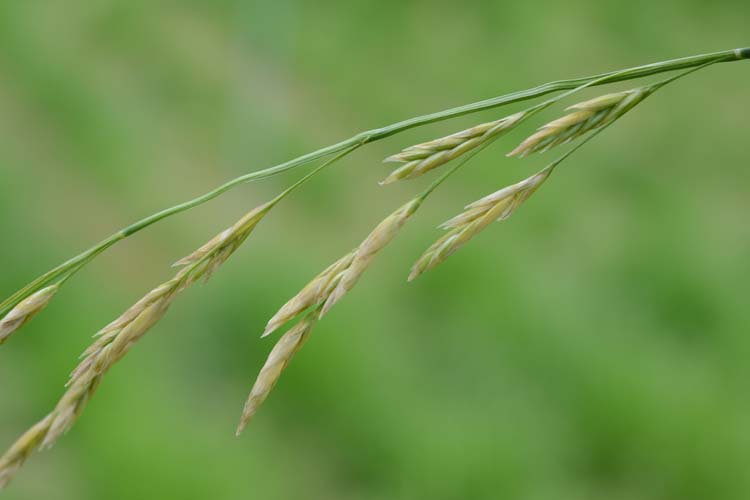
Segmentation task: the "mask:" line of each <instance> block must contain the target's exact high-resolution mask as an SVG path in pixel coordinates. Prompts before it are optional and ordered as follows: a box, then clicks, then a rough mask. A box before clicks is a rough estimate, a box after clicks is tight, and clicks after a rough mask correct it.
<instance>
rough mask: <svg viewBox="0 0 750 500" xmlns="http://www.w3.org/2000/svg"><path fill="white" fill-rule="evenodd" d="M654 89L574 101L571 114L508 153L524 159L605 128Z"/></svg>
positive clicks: (641, 88) (547, 126) (628, 91)
mask: <svg viewBox="0 0 750 500" xmlns="http://www.w3.org/2000/svg"><path fill="white" fill-rule="evenodd" d="M653 91H654V88H653V87H640V88H637V89H632V90H627V91H625V92H616V93H614V94H606V95H603V96H599V97H595V98H594V99H591V100H589V101H585V102H581V103H578V104H574V105H573V106H570V107H569V108H567V111H572V113H569V114H567V115H565V116H563V117H562V118H558V119H557V120H555V121H552V122H550V123H548V124H546V125H544V126H542V127H541V128H540V129H539V131H538V132H536V133H535V134H533V135H531V136H530V137H528V138H527V139H526V140H524V141H523V142H522V143H521V144H519V145H518V147H516V148H515V149H514V150H513V151H511V152H510V153H508V156H519V157H521V158H523V157H525V156H528V155H530V154H532V153H536V152H545V151H548V150H550V149H552V148H554V147H555V146H559V145H561V144H565V143H568V142H570V141H572V140H573V139H577V138H578V137H581V136H582V135H584V134H585V133H587V132H590V131H591V130H594V129H597V128H601V127H604V126H606V125H608V124H610V123H612V122H613V121H615V120H617V119H618V118H620V117H622V116H623V115H624V114H625V113H627V112H628V111H630V110H631V109H633V107H635V106H636V105H637V104H638V103H640V102H641V101H643V100H644V99H645V98H646V97H648V96H649V95H651V93H653Z"/></svg>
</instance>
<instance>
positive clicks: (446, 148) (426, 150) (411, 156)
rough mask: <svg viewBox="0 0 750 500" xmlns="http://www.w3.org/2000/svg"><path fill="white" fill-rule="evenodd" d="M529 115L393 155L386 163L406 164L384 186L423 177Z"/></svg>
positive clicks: (461, 133)
mask: <svg viewBox="0 0 750 500" xmlns="http://www.w3.org/2000/svg"><path fill="white" fill-rule="evenodd" d="M527 114H528V113H527V112H525V111H524V112H519V113H515V114H513V115H510V116H506V117H505V118H501V119H500V120H495V121H492V122H488V123H482V124H480V125H476V126H474V127H471V128H469V129H466V130H462V131H461V132H457V133H455V134H451V135H448V136H446V137H441V138H440V139H435V140H432V141H429V142H425V143H422V144H417V145H415V146H410V147H408V148H406V149H404V150H403V151H401V152H400V153H397V154H395V155H392V156H389V157H388V158H386V159H385V161H386V162H400V163H404V165H402V166H401V167H399V168H397V169H396V170H394V171H393V172H391V174H390V175H389V176H388V177H386V178H385V179H384V180H383V181H382V182H381V184H390V183H391V182H396V181H399V180H402V179H414V178H416V177H419V176H420V175H422V174H424V173H426V172H429V171H430V170H433V169H435V168H437V167H439V166H441V165H444V164H445V163H448V162H449V161H451V160H453V159H454V158H457V157H459V156H461V155H462V154H464V153H466V152H467V151H470V150H472V149H474V148H476V147H477V146H480V145H482V144H484V143H486V142H487V141H488V140H490V139H492V138H494V137H497V136H499V135H500V134H502V133H505V132H508V131H509V130H511V129H512V128H513V127H515V126H516V125H518V124H519V123H520V122H521V121H522V120H523V119H524V118H525V117H526V116H527Z"/></svg>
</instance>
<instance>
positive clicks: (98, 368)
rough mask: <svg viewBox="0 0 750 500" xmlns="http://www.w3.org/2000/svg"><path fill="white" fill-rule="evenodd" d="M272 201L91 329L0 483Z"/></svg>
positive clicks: (67, 421)
mask: <svg viewBox="0 0 750 500" xmlns="http://www.w3.org/2000/svg"><path fill="white" fill-rule="evenodd" d="M272 206H273V202H271V203H267V204H264V205H261V206H259V207H257V208H256V209H254V210H252V211H250V212H249V213H248V214H247V215H245V216H244V217H243V218H242V219H240V220H239V221H238V222H237V223H236V224H234V225H233V226H232V227H231V228H230V229H228V230H227V231H224V232H222V233H220V234H219V235H218V236H216V237H215V238H213V239H211V240H210V241H209V242H208V243H206V244H205V245H203V246H202V247H200V248H199V249H198V250H196V251H195V252H193V253H192V254H190V255H189V256H187V257H185V258H184V259H182V260H180V261H179V262H178V265H181V266H184V267H183V268H182V269H180V270H179V271H178V272H177V274H176V275H175V276H174V277H173V278H172V279H170V280H169V281H167V282H165V283H163V284H161V285H159V286H158V287H156V288H154V289H153V290H151V291H150V292H149V293H147V294H146V295H145V296H144V297H143V298H141V299H140V300H139V301H138V302H136V303H135V304H134V305H133V306H132V307H130V308H129V309H128V310H127V311H125V312H124V313H123V314H122V315H121V316H120V317H119V318H117V319H116V320H114V321H113V322H111V323H110V324H109V325H107V326H106V327H104V328H103V329H102V330H100V331H99V332H98V333H97V334H96V340H95V341H94V343H93V344H92V345H91V346H90V347H89V348H88V349H86V351H84V353H83V355H82V358H83V359H82V360H81V362H80V363H79V364H78V366H77V367H76V368H75V369H74V370H73V372H72V373H71V375H70V378H69V380H68V383H67V384H66V390H65V393H64V394H63V395H62V397H61V398H60V400H59V401H58V403H57V405H56V406H55V408H54V410H52V412H51V413H50V414H49V415H48V416H47V418H45V420H43V421H42V422H40V423H39V424H37V425H36V426H34V427H33V428H32V429H30V430H29V431H27V432H26V434H24V435H23V436H22V437H21V439H19V440H18V441H17V442H16V444H14V445H13V446H12V447H11V448H10V450H8V451H7V452H6V454H5V455H4V456H3V458H1V459H0V488H1V487H2V486H3V485H5V484H7V483H8V482H9V481H10V480H11V478H12V476H13V475H14V474H15V473H16V472H17V471H18V469H19V468H20V466H21V464H22V463H23V461H24V460H25V458H26V457H27V456H28V455H29V453H31V451H32V450H33V449H34V448H48V447H50V446H52V445H54V443H55V442H56V441H57V440H58V439H59V438H60V437H61V436H62V435H63V434H65V433H66V432H67V431H68V430H69V429H70V428H71V427H72V426H73V424H74V423H75V422H76V420H77V419H78V417H79V416H80V414H81V412H82V411H83V410H84V408H85V407H86V404H87V403H88V401H89V400H90V398H91V397H92V396H93V394H94V392H95V391H96V389H97V388H98V387H99V383H100V382H101V380H102V378H103V377H104V375H105V374H106V373H107V372H108V371H109V369H110V368H112V366H113V365H114V364H115V363H117V362H118V361H119V360H120V359H122V358H123V356H125V355H126V354H127V353H128V351H129V350H130V348H131V347H132V346H133V345H134V344H135V343H136V342H138V340H140V338H141V337H143V335H145V334H146V333H147V332H148V331H149V330H150V329H151V327H153V326H154V325H155V324H156V323H157V322H158V321H159V320H160V319H161V318H162V317H164V315H165V314H166V312H167V310H168V309H169V306H170V305H171V304H172V302H173V301H174V299H175V298H176V297H177V295H178V294H179V293H180V292H181V291H183V290H185V289H186V288H187V287H189V286H190V285H192V284H194V283H195V282H196V281H198V280H199V279H201V278H208V277H210V275H211V274H212V273H213V272H214V271H215V270H216V269H217V268H218V267H219V266H220V265H221V264H223V263H224V262H225V261H226V260H227V259H228V258H229V256H230V255H231V254H232V253H233V252H234V251H235V250H236V249H237V248H238V247H239V246H240V245H241V244H242V242H243V241H245V239H246V238H247V237H248V235H249V234H250V233H251V232H252V230H253V229H254V228H255V226H256V225H257V224H258V222H260V220H261V219H262V218H263V216H264V215H265V214H266V213H267V212H268V210H269V209H270V208H271V207H272Z"/></svg>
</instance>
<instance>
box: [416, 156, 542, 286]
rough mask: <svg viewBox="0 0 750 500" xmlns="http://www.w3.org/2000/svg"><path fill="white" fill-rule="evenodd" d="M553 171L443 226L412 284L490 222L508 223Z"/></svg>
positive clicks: (494, 196) (476, 205)
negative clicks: (442, 232)
mask: <svg viewBox="0 0 750 500" xmlns="http://www.w3.org/2000/svg"><path fill="white" fill-rule="evenodd" d="M551 172H552V168H549V167H548V168H545V169H544V170H542V171H540V172H538V173H537V174H534V175H532V176H531V177H529V178H527V179H524V180H522V181H521V182H518V183H516V184H513V185H512V186H507V187H505V188H503V189H500V190H499V191H496V192H494V193H492V194H490V195H487V196H485V197H484V198H482V199H480V200H478V201H475V202H474V203H472V204H470V205H467V206H466V207H465V208H466V209H465V210H464V212H462V213H460V214H459V215H457V216H455V217H454V218H452V219H450V220H449V221H446V222H444V223H443V224H442V225H441V226H440V227H441V228H443V229H448V230H449V232H448V233H447V234H445V235H444V236H443V237H442V238H440V239H439V240H437V241H436V242H435V243H433V244H432V245H431V246H430V247H429V248H428V249H427V250H426V251H425V253H424V254H422V256H421V257H420V258H419V260H417V262H416V263H415V264H414V266H413V267H412V270H411V273H410V274H409V281H411V280H413V279H414V278H416V277H417V276H419V275H420V274H422V273H424V272H425V271H428V270H429V269H432V268H433V267H435V266H437V265H438V264H440V263H441V262H443V261H444V260H445V259H447V258H448V257H450V256H451V255H452V254H453V253H454V252H455V251H456V250H458V249H459V248H460V247H461V246H463V245H464V244H465V243H466V242H468V241H469V240H470V239H471V238H473V237H474V236H476V235H477V234H478V233H480V232H481V231H482V230H483V229H484V228H486V227H487V226H488V225H489V224H490V223H491V222H493V221H496V220H501V221H502V220H505V219H507V218H508V217H510V216H511V215H513V212H515V210H516V209H517V208H518V207H519V206H520V205H521V204H522V203H523V202H524V201H526V200H527V199H528V198H529V197H530V196H531V195H532V194H534V192H535V191H536V190H537V189H539V186H541V185H542V183H543V182H544V181H545V180H547V178H548V177H549V175H550V173H551Z"/></svg>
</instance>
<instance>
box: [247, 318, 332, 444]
mask: <svg viewBox="0 0 750 500" xmlns="http://www.w3.org/2000/svg"><path fill="white" fill-rule="evenodd" d="M318 317H319V310H318V309H315V310H313V311H311V312H310V313H308V314H307V316H305V318H304V319H302V321H300V322H299V323H297V324H296V325H294V327H293V328H291V329H289V330H288V331H287V332H286V333H284V335H282V336H281V338H280V339H279V341H278V342H277V343H276V345H275V346H274V347H273V349H272V350H271V353H270V354H269V355H268V359H267V360H266V363H265V364H264V365H263V368H261V370H260V373H259V374H258V378H257V379H256V380H255V384H253V388H252V389H251V391H250V396H248V398H247V402H246V403H245V407H244V409H243V410H242V417H241V418H240V424H239V426H238V427H237V435H238V436H239V435H240V434H241V433H242V431H243V430H244V429H245V427H246V426H247V424H248V423H249V422H250V420H251V419H252V418H253V416H254V415H255V412H256V411H258V408H259V407H260V405H261V404H263V401H265V400H266V398H267V397H268V394H269V393H270V392H271V390H272V389H273V387H274V385H276V382H277V381H278V380H279V377H280V376H281V373H282V372H283V371H284V369H285V368H286V366H287V365H288V364H289V362H290V361H291V360H292V358H293V357H294V355H295V354H296V353H297V351H298V350H299V349H300V348H301V347H302V345H303V344H304V343H305V341H306V340H307V338H308V337H309V336H310V333H311V332H312V329H313V326H315V323H316V322H317V321H318Z"/></svg>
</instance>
